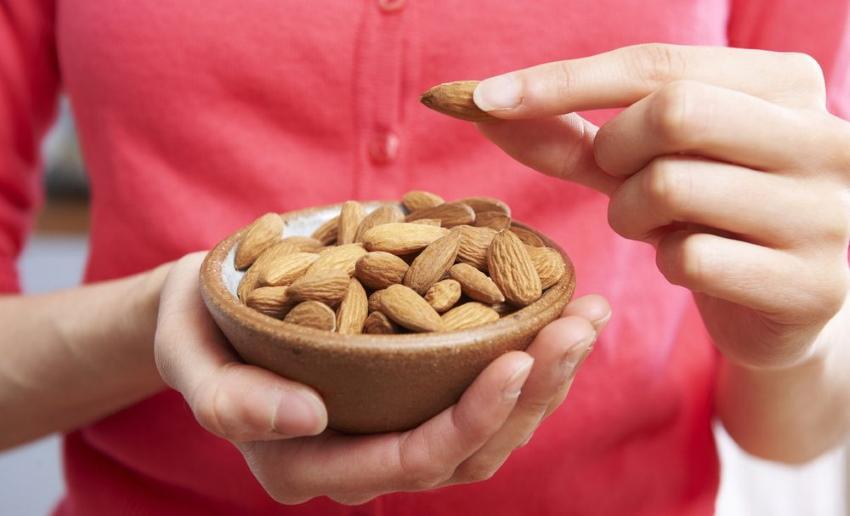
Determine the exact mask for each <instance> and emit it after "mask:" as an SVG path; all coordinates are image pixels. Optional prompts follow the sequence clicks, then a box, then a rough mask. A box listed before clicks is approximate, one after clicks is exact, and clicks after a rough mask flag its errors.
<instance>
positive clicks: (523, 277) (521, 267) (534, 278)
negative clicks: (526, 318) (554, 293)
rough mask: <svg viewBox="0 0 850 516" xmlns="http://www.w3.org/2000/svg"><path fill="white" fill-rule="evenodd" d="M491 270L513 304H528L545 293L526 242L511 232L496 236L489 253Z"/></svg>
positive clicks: (488, 268)
mask: <svg viewBox="0 0 850 516" xmlns="http://www.w3.org/2000/svg"><path fill="white" fill-rule="evenodd" d="M487 270H489V271H490V277H491V278H492V279H493V282H494V283H495V284H496V285H497V286H498V287H499V290H501V291H502V294H504V295H505V299H507V301H508V302H510V303H511V304H513V305H516V306H527V305H529V304H531V303H533V302H534V301H536V300H537V299H539V298H540V296H541V295H543V287H542V286H541V283H540V276H538V275H537V270H536V269H535V268H534V263H532V261H531V257H530V256H529V255H528V251H527V250H526V248H525V244H523V243H522V240H520V239H519V237H518V236H517V235H515V234H514V233H512V232H511V231H502V232H500V233H499V234H498V235H496V237H495V238H493V242H492V243H491V244H490V249H489V250H488V252H487Z"/></svg>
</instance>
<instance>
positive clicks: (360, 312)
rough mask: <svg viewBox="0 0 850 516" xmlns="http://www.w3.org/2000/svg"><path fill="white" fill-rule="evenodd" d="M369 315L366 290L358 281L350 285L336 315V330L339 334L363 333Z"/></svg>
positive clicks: (353, 280)
mask: <svg viewBox="0 0 850 516" xmlns="http://www.w3.org/2000/svg"><path fill="white" fill-rule="evenodd" d="M368 314H369V301H368V299H367V297H366V290H365V289H363V285H361V284H360V282H359V281H357V280H356V279H353V278H352V279H351V280H350V281H349V283H348V290H347V291H346V293H345V297H343V298H342V302H340V304H339V310H338V312H337V315H336V329H337V331H338V332H339V333H343V334H346V335H354V334H358V333H363V323H364V322H365V321H366V316H367V315H368Z"/></svg>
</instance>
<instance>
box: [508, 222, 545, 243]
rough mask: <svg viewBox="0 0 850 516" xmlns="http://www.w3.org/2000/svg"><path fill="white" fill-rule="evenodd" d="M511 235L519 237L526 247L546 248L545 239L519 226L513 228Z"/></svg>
mask: <svg viewBox="0 0 850 516" xmlns="http://www.w3.org/2000/svg"><path fill="white" fill-rule="evenodd" d="M511 233H513V234H514V235H516V236H518V237H519V239H520V240H522V243H524V244H525V245H530V246H532V247H546V243H545V242H543V239H542V238H540V237H539V236H537V234H535V233H534V232H533V231H531V230H528V229H525V228H522V227H519V226H511Z"/></svg>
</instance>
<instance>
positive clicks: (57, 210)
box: [0, 104, 850, 516]
mask: <svg viewBox="0 0 850 516" xmlns="http://www.w3.org/2000/svg"><path fill="white" fill-rule="evenodd" d="M43 154H44V168H45V176H44V181H45V189H46V192H47V200H46V203H45V207H44V209H43V210H42V213H41V214H40V216H39V218H38V222H37V224H36V229H35V233H34V235H33V236H32V237H31V239H30V241H29V243H28V245H27V248H26V250H25V252H24V253H23V256H22V257H21V261H20V270H21V275H22V285H23V288H24V291H25V292H30V293H36V292H46V291H50V290H56V289H61V288H66V287H71V286H74V285H77V284H79V282H80V278H81V277H82V271H83V267H84V265H85V260H86V253H87V244H88V224H89V211H88V197H89V189H88V185H87V182H86V178H85V172H84V167H83V164H82V159H81V157H80V153H79V149H78V147H77V142H76V136H75V134H74V128H73V122H72V119H71V116H70V112H69V109H68V107H67V105H64V104H63V106H62V108H61V115H60V116H59V119H58V122H57V124H56V126H55V127H54V129H53V130H52V131H51V133H50V135H49V136H48V137H47V139H46V140H45V142H44V146H43ZM716 434H717V440H718V447H719V450H720V456H721V462H722V478H721V489H720V497H719V500H718V504H717V514H718V515H719V516H754V515H771V516H800V515H806V516H850V511H848V508H850V504H848V501H847V494H848V492H849V491H850V490H848V479H849V478H850V476H848V474H847V471H848V454H847V450H846V449H839V450H836V451H834V452H832V453H830V454H828V455H826V456H824V457H822V458H821V459H819V460H817V461H815V462H813V463H811V464H808V465H805V466H802V467H786V466H779V465H774V464H770V463H766V462H764V461H759V460H756V459H754V458H751V457H748V456H746V455H745V454H744V453H743V452H741V451H740V450H739V449H738V448H737V447H736V446H735V444H734V443H733V442H732V441H731V440H730V439H729V437H728V436H727V435H726V433H725V432H724V431H723V429H722V428H720V427H719V425H718V426H717V427H716ZM647 474H652V472H651V466H648V471H647ZM612 487H614V488H616V486H612ZM63 489H64V485H63V481H62V472H61V441H60V438H59V437H58V436H49V437H47V438H45V439H41V440H40V441H37V442H35V443H31V444H29V445H27V446H22V447H19V448H16V449H13V450H10V451H7V452H5V453H0V515H3V516H36V515H43V514H47V513H49V511H50V510H51V508H52V507H53V505H54V504H55V503H56V501H57V500H58V499H59V497H60V496H61V495H62V491H63Z"/></svg>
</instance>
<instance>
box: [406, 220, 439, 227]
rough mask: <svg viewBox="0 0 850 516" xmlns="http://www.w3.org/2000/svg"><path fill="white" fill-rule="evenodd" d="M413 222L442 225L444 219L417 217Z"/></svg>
mask: <svg viewBox="0 0 850 516" xmlns="http://www.w3.org/2000/svg"><path fill="white" fill-rule="evenodd" d="M413 224H425V225H426V226H442V225H443V221H441V220H440V219H417V220H414V221H413Z"/></svg>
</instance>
